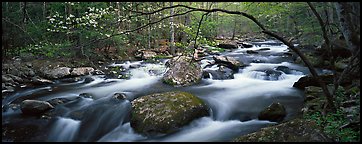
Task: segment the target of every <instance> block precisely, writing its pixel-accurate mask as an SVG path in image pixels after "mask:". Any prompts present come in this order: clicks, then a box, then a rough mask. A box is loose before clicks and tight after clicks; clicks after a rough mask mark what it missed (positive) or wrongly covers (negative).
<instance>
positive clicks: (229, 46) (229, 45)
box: [217, 43, 238, 49]
mask: <svg viewBox="0 0 362 144" xmlns="http://www.w3.org/2000/svg"><path fill="white" fill-rule="evenodd" d="M217 47H219V48H224V49H237V48H238V46H237V45H236V44H229V43H221V44H218V45H217Z"/></svg>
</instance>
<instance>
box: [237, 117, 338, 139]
mask: <svg viewBox="0 0 362 144" xmlns="http://www.w3.org/2000/svg"><path fill="white" fill-rule="evenodd" d="M233 142H333V140H332V139H331V138H329V137H328V136H327V135H326V134H324V133H323V131H322V130H321V128H320V127H318V126H317V125H316V123H315V122H313V121H307V120H303V119H294V120H291V121H288V122H285V123H282V124H280V125H276V126H271V127H266V128H262V129H261V130H260V131H257V132H254V133H251V134H247V135H244V136H241V137H238V138H236V139H234V140H233Z"/></svg>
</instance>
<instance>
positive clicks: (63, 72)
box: [44, 67, 71, 79]
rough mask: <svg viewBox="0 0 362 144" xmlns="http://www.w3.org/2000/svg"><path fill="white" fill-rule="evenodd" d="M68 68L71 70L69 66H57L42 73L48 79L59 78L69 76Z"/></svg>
mask: <svg viewBox="0 0 362 144" xmlns="http://www.w3.org/2000/svg"><path fill="white" fill-rule="evenodd" d="M70 70H71V68H68V67H58V68H55V69H51V70H46V71H44V75H45V76H46V77H47V78H50V79H59V78H64V77H66V76H69V75H70Z"/></svg>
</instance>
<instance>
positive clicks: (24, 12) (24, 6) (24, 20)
mask: <svg viewBox="0 0 362 144" xmlns="http://www.w3.org/2000/svg"><path fill="white" fill-rule="evenodd" d="M23 3H24V5H23V24H25V23H26V2H23Z"/></svg>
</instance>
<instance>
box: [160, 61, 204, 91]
mask: <svg viewBox="0 0 362 144" xmlns="http://www.w3.org/2000/svg"><path fill="white" fill-rule="evenodd" d="M166 66H168V67H169V70H167V72H166V73H165V74H164V76H163V81H164V82H165V83H167V84H170V85H173V86H190V85H193V84H196V83H198V82H200V80H201V78H202V69H201V66H200V64H198V63H197V62H194V61H192V58H191V57H186V56H177V57H174V58H172V59H170V60H169V61H168V62H167V63H166Z"/></svg>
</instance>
